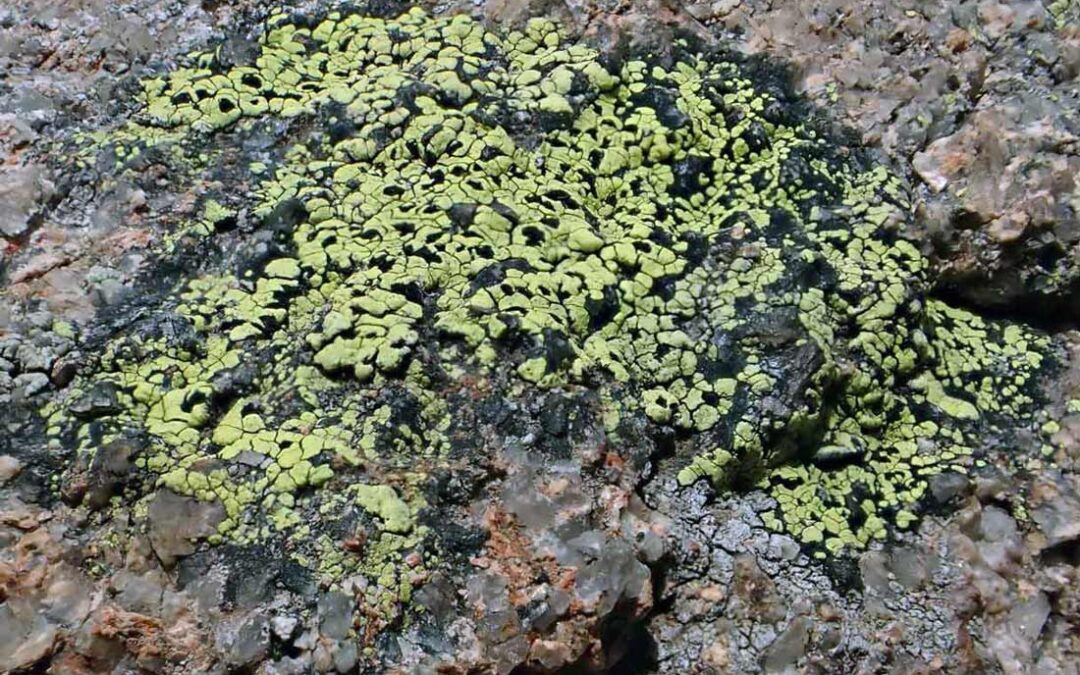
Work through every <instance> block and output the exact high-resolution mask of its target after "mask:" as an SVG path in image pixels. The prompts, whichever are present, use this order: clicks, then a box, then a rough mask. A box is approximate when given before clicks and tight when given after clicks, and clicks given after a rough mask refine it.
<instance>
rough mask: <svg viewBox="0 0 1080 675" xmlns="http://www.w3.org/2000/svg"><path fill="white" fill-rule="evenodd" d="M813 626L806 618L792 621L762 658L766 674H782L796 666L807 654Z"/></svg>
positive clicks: (802, 617) (800, 617)
mask: <svg viewBox="0 0 1080 675" xmlns="http://www.w3.org/2000/svg"><path fill="white" fill-rule="evenodd" d="M812 626H813V622H812V621H811V620H810V619H808V618H807V617H805V616H797V617H795V618H794V619H792V621H791V623H790V624H788V627H787V628H786V629H784V632H783V633H781V634H780V635H779V636H778V637H777V638H776V639H775V640H773V642H772V644H770V645H769V646H768V648H766V649H765V651H764V653H763V658H762V667H763V668H764V669H765V672H767V673H780V672H784V671H785V670H787V669H788V668H789V667H790V666H793V665H795V663H796V662H798V660H799V659H800V658H802V657H803V655H804V654H806V645H807V643H808V642H809V641H810V629H811V627H812Z"/></svg>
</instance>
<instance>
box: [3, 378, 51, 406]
mask: <svg viewBox="0 0 1080 675" xmlns="http://www.w3.org/2000/svg"><path fill="white" fill-rule="evenodd" d="M48 388H49V376H48V375H46V374H45V373H23V374H22V375H17V376H15V378H14V379H13V380H12V391H13V392H14V395H15V400H16V401H25V400H26V399H29V398H31V397H32V396H34V395H35V394H39V393H41V392H43V391H45V390H46V389H48Z"/></svg>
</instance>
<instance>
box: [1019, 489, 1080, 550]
mask: <svg viewBox="0 0 1080 675" xmlns="http://www.w3.org/2000/svg"><path fill="white" fill-rule="evenodd" d="M1032 499H1033V501H1034V503H1035V507H1034V509H1033V510H1032V514H1031V517H1032V519H1033V520H1034V521H1035V523H1036V524H1037V525H1038V526H1039V530H1040V531H1041V532H1042V533H1043V534H1044V535H1045V536H1046V543H1045V547H1044V548H1051V547H1055V546H1061V545H1063V544H1066V543H1070V542H1075V541H1077V540H1080V497H1078V495H1077V492H1076V490H1074V489H1073V487H1072V485H1071V484H1070V483H1069V482H1068V481H1067V480H1066V479H1065V477H1064V476H1062V475H1061V474H1059V473H1056V472H1055V473H1054V474H1052V475H1051V476H1049V477H1046V478H1043V479H1041V480H1039V481H1038V482H1037V483H1036V484H1035V486H1034V487H1033V488H1032Z"/></svg>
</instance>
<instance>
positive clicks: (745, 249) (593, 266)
mask: <svg viewBox="0 0 1080 675" xmlns="http://www.w3.org/2000/svg"><path fill="white" fill-rule="evenodd" d="M144 103H145V108H144V110H143V112H142V114H141V115H140V117H139V118H138V119H137V120H135V121H133V122H132V123H130V124H128V125H126V126H125V127H123V128H122V129H121V130H119V131H117V132H115V134H114V135H113V136H112V137H100V138H98V139H97V140H98V141H99V142H101V143H112V144H114V145H115V144H127V145H135V146H138V147H149V146H152V145H155V144H164V143H180V142H181V141H182V140H184V139H187V138H189V137H195V136H198V135H200V134H212V133H218V134H227V133H231V132H233V131H235V130H237V129H246V128H248V127H250V126H251V125H253V124H255V123H257V122H258V121H260V120H264V119H266V118H272V117H277V118H295V117H298V116H306V117H307V118H309V119H312V120H325V119H331V120H334V121H337V122H343V123H344V122H347V123H348V124H347V125H345V126H347V128H348V129H349V132H348V133H346V134H344V135H343V136H342V137H337V136H335V135H332V134H329V135H326V136H325V137H324V138H322V139H321V140H320V141H319V142H317V143H314V142H313V143H311V144H308V145H296V146H294V147H293V148H291V149H290V150H289V151H288V152H285V153H284V154H283V156H282V159H281V161H280V162H279V163H277V164H275V165H273V166H268V165H266V164H265V163H263V162H261V161H260V162H250V163H249V164H248V165H249V166H250V168H251V173H252V176H251V180H252V181H253V184H255V185H256V186H257V187H256V189H255V192H256V197H255V200H254V203H252V204H251V205H250V213H251V215H250V217H252V218H262V219H271V218H273V217H274V215H275V214H276V213H278V212H279V211H280V210H282V209H285V208H289V207H291V208H294V209H298V210H300V211H301V212H302V214H303V216H302V217H301V218H299V219H298V220H299V222H297V223H296V224H295V226H291V227H290V229H289V231H288V233H287V238H288V241H287V244H286V245H284V246H283V247H282V249H281V250H280V251H278V252H277V253H275V254H274V256H273V257H271V258H269V259H266V260H262V261H261V262H260V263H259V264H258V265H255V266H253V267H251V268H250V269H245V270H244V271H243V272H237V273H235V274H234V273H224V274H206V275H203V276H199V277H197V278H194V279H191V280H189V281H188V282H186V283H185V285H184V287H183V288H182V289H181V291H180V292H179V294H178V296H177V300H176V302H175V306H172V307H171V308H170V311H171V312H172V316H173V317H174V318H175V320H176V321H178V322H181V323H183V324H184V325H185V326H187V327H189V328H190V330H191V332H192V335H191V339H188V340H171V339H168V338H167V337H156V338H147V337H141V336H139V335H137V334H134V333H133V334H131V335H127V336H122V337H119V338H116V339H115V340H114V341H113V342H112V343H110V344H109V345H108V347H107V348H106V349H105V350H104V352H103V354H102V356H101V359H100V363H99V364H98V366H97V368H96V370H95V371H94V372H92V373H89V374H87V375H86V376H84V377H82V378H81V379H80V380H79V382H78V383H77V384H76V387H75V394H73V395H72V397H71V399H69V402H70V401H74V400H76V398H77V396H78V394H79V392H85V391H87V390H89V389H90V388H91V387H94V386H101V385H104V384H108V385H110V386H112V387H114V388H115V389H116V391H117V392H118V404H117V409H118V411H119V412H117V413H115V414H112V415H111V416H110V417H109V418H108V420H107V421H105V422H94V423H93V424H90V423H86V422H85V421H84V420H82V419H79V418H77V417H76V416H74V415H73V414H72V413H71V409H70V407H69V406H66V405H64V404H61V405H59V406H56V407H53V408H50V409H49V410H48V411H47V414H48V416H49V426H50V429H51V430H52V432H53V433H54V435H55V436H56V442H57V443H58V444H60V443H62V442H65V441H64V440H62V437H64V438H67V436H66V435H68V434H70V435H71V436H72V437H73V438H74V439H75V442H76V444H77V445H78V447H79V448H80V450H81V451H83V452H86V453H93V452H95V450H96V448H98V447H100V446H101V444H102V443H105V442H107V441H108V440H109V439H111V438H115V437H116V436H119V435H122V434H125V433H140V434H146V435H147V436H148V438H149V444H148V447H147V449H146V451H145V452H144V453H143V455H142V456H141V457H140V458H139V462H140V466H141V467H142V468H144V469H146V470H147V471H149V472H150V473H151V474H152V475H153V476H155V480H156V482H157V483H158V484H159V485H161V486H166V487H168V488H170V489H173V490H175V491H177V492H180V493H183V494H188V495H192V496H196V497H198V498H199V499H205V500H217V501H220V502H221V503H222V504H223V505H224V507H225V511H226V519H225V521H224V522H223V523H222V525H221V526H220V528H219V529H220V532H221V536H222V537H225V538H228V539H229V540H232V541H237V542H241V543H246V542H254V541H260V540H265V539H267V538H271V537H275V536H280V537H285V538H287V539H288V540H289V541H290V546H291V547H293V548H294V549H296V553H295V554H294V555H295V556H296V557H297V559H299V560H305V561H313V560H320V561H322V562H321V563H320V564H317V565H316V564H314V563H313V566H316V567H318V569H319V570H320V571H321V572H323V573H324V574H325V575H327V576H328V577H329V578H330V579H331V580H332V579H336V578H339V577H340V575H341V574H343V573H344V572H345V571H347V570H349V569H361V570H363V571H364V573H366V574H369V575H371V576H372V577H373V578H374V579H375V580H376V581H377V583H376V584H375V586H374V587H375V588H382V589H383V591H382V592H381V595H380V594H379V593H380V592H376V591H372V593H374V594H375V596H373V598H372V603H373V604H374V605H378V606H381V607H384V608H385V607H389V605H388V604H387V603H392V602H393V601H396V599H399V598H402V597H406V596H407V594H408V590H407V582H406V581H405V579H406V576H405V575H403V573H402V572H401V558H402V556H403V555H405V553H406V552H407V551H408V550H409V549H410V548H413V547H417V546H421V545H422V542H423V532H424V530H423V528H422V527H420V526H419V524H418V518H419V516H418V513H419V509H418V506H417V505H418V504H420V503H421V502H422V500H421V499H420V498H419V497H418V496H417V495H418V494H419V492H418V489H417V488H415V485H417V484H419V483H422V481H423V476H424V475H426V474H425V471H427V470H428V469H429V468H430V467H431V466H434V465H438V464H439V463H440V462H442V461H444V459H445V456H446V452H447V449H448V447H449V441H448V439H447V437H446V432H447V429H448V428H449V424H450V422H449V420H450V419H451V418H452V416H453V415H454V414H455V411H454V410H452V409H451V408H450V407H449V406H448V405H447V404H446V402H445V401H444V400H442V399H441V398H440V393H439V391H437V390H436V389H435V388H434V387H433V386H432V385H431V379H432V374H433V373H435V372H439V373H442V374H443V376H444V377H446V378H448V379H451V380H453V379H458V380H460V379H462V378H463V374H465V373H481V374H488V375H492V376H496V377H499V376H505V377H513V378H519V381H523V382H525V383H527V385H528V386H530V387H536V388H547V387H554V386H559V385H562V384H567V383H572V384H578V385H589V386H593V387H596V388H598V389H600V390H601V396H602V399H603V401H604V412H603V416H604V420H605V424H606V425H607V426H608V427H609V429H610V430H611V431H612V432H617V428H618V426H619V425H620V423H621V421H623V420H626V419H629V418H631V417H633V416H635V415H636V416H641V417H642V418H643V419H647V420H649V421H650V422H651V423H652V424H656V425H665V426H670V427H672V428H674V429H675V430H677V431H678V432H679V433H680V434H681V436H680V438H681V439H684V440H681V441H680V447H679V450H678V452H677V453H676V454H677V456H678V461H680V462H682V463H681V465H680V466H678V467H677V471H678V481H679V482H680V483H682V484H689V483H692V482H694V481H696V480H698V479H700V478H707V479H709V480H711V481H713V482H714V483H715V484H716V485H718V486H721V487H724V486H727V485H730V484H732V483H733V482H743V483H745V482H747V480H750V481H760V482H761V484H762V485H763V486H765V487H766V488H767V489H768V490H769V491H770V493H771V494H772V496H773V497H774V498H775V499H776V502H777V508H776V510H775V512H773V513H770V514H767V516H766V523H767V524H768V525H769V527H772V528H776V529H785V530H787V531H789V532H791V533H793V534H794V535H796V536H798V537H800V538H801V539H802V540H803V541H804V542H806V543H808V544H814V545H820V546H821V547H822V548H823V549H824V550H828V551H838V550H839V549H841V548H843V547H845V546H863V545H866V544H867V543H868V542H869V541H870V540H872V539H879V538H882V537H884V536H885V535H886V533H887V531H888V527H889V525H890V524H892V525H894V526H896V527H900V528H904V527H908V526H910V525H911V523H912V522H913V519H914V515H913V513H914V511H913V509H915V505H916V504H917V503H918V501H919V500H920V498H921V497H922V496H923V494H924V493H925V490H926V481H927V479H928V477H929V476H931V475H933V474H934V473H936V472H939V471H941V470H943V469H944V468H946V467H950V466H954V465H956V464H958V463H960V462H962V461H963V459H964V457H965V456H966V455H968V454H970V453H971V452H972V446H973V444H974V442H975V441H974V438H975V436H974V434H975V431H976V426H977V423H978V422H979V420H981V419H983V418H984V417H986V416H999V417H1009V418H1017V417H1020V416H1022V415H1025V414H1027V411H1028V409H1029V407H1030V406H1031V405H1032V404H1033V403H1034V401H1033V400H1032V399H1031V397H1030V394H1029V393H1028V392H1029V391H1030V387H1029V386H1028V385H1029V382H1030V380H1031V378H1032V376H1033V375H1034V374H1035V373H1036V372H1037V371H1038V370H1039V369H1040V368H1041V367H1043V365H1044V361H1045V360H1046V357H1045V353H1046V351H1047V341H1046V339H1045V338H1043V337H1040V336H1038V335H1036V334H1033V333H1031V332H1030V331H1027V330H1025V329H1022V328H1020V327H1017V326H1002V325H999V324H995V323H989V322H984V321H982V320H981V319H979V318H978V317H975V316H973V315H971V314H970V313H967V312H964V311H961V310H956V309H953V308H950V307H948V306H947V305H945V304H943V303H941V302H938V301H935V300H929V299H927V298H926V296H925V291H926V285H927V284H926V279H925V275H926V269H927V263H926V261H925V260H924V258H923V257H922V256H921V255H920V253H919V252H918V250H917V249H916V247H915V246H913V245H912V244H910V243H908V242H906V241H904V240H902V239H900V238H899V237H898V236H897V235H896V227H895V225H896V223H897V222H898V221H899V220H901V219H902V218H904V217H905V213H906V203H905V197H904V194H903V193H902V190H901V184H900V182H899V181H898V180H897V179H896V178H895V177H893V176H891V175H889V174H888V173H887V172H886V171H885V170H884V169H882V168H873V169H865V170H864V169H861V168H858V167H857V166H856V164H855V163H854V162H851V161H848V160H845V159H843V158H842V157H841V155H840V153H837V152H834V148H832V147H831V146H830V141H829V140H827V139H825V138H823V137H821V136H819V135H818V134H816V133H815V132H814V131H813V130H810V129H807V128H805V127H804V126H802V124H801V123H800V122H799V121H798V120H796V119H790V118H789V115H788V113H787V112H786V111H787V110H788V109H789V108H790V107H791V105H792V104H791V102H790V101H787V100H785V99H783V98H782V97H778V96H777V95H773V94H769V93H766V92H764V91H761V90H759V89H756V88H755V83H754V82H753V81H752V80H751V79H749V78H748V77H747V76H746V75H745V74H744V72H743V70H742V69H741V68H740V66H739V65H737V64H736V63H734V62H731V61H729V60H726V59H724V58H721V57H720V56H717V55H713V54H698V55H691V54H684V55H681V56H680V57H679V58H678V59H676V60H675V61H674V63H673V64H672V65H671V66H670V67H667V68H665V67H661V66H658V65H657V66H653V65H650V64H647V63H645V62H644V61H640V60H628V61H627V62H626V63H625V64H624V65H623V66H622V67H621V69H619V70H618V71H617V72H612V71H610V70H608V69H607V68H606V67H605V66H603V65H602V64H601V60H600V58H599V55H598V54H597V53H596V52H595V51H593V50H591V49H588V48H585V47H582V46H579V45H567V44H565V41H564V38H563V36H562V35H561V34H560V33H559V32H558V30H557V28H556V27H555V26H554V25H553V24H551V23H550V22H546V21H539V20H537V21H532V22H530V23H529V24H528V26H527V28H526V29H525V30H522V31H512V32H508V33H505V34H503V33H499V32H494V31H490V30H486V29H485V28H484V27H483V26H482V24H480V23H478V22H476V21H473V20H471V19H469V18H468V17H465V16H456V17H452V18H450V17H447V18H432V17H430V16H428V15H426V14H424V13H423V12H422V11H420V10H418V9H413V10H410V11H408V12H406V13H404V14H403V15H401V16H400V17H397V18H394V19H385V18H374V17H366V16H362V15H359V14H337V13H335V14H331V15H329V16H328V17H326V18H325V20H323V21H321V22H319V23H313V24H310V25H306V24H299V23H293V22H291V21H290V19H289V18H288V17H287V16H286V15H284V14H281V15H275V16H274V17H272V18H271V19H270V20H269V21H268V23H267V30H266V32H265V33H264V35H263V37H262V39H261V48H260V51H259V54H258V55H257V56H256V57H255V59H254V61H253V62H252V63H249V64H246V65H240V66H233V67H224V66H222V65H220V64H218V63H216V62H215V57H214V56H213V55H212V54H203V55H198V56H197V57H196V58H194V59H193V60H192V65H191V66H190V67H187V68H180V69H177V70H175V71H173V72H171V73H169V74H167V75H166V76H164V77H161V78H155V79H153V80H150V81H148V82H146V83H145V85H144ZM320 116H322V117H320ZM233 213H234V212H233V210H232V209H226V208H225V207H223V206H221V205H220V204H219V203H217V202H214V201H208V202H206V204H205V206H204V208H203V212H202V218H201V220H200V221H198V222H200V223H202V228H203V231H204V233H206V234H209V233H211V232H213V231H214V226H215V225H216V224H218V223H221V222H223V221H224V220H225V219H228V218H231V217H233ZM237 382H240V384H237ZM402 401H408V402H409V405H410V406H412V409H413V410H414V412H413V413H410V415H409V416H408V418H407V420H406V421H402V418H401V416H400V415H399V414H398V413H397V412H395V411H396V410H398V407H400V405H401V402H402ZM395 406H398V407H395ZM793 460H797V461H793ZM359 471H363V472H364V476H363V479H362V481H359V482H356V480H355V476H356V472H359ZM347 477H348V478H347ZM406 477H407V479H406ZM406 483H408V484H409V485H412V486H414V487H410V488H409V490H408V491H406V492H408V496H406V494H405V492H403V491H402V487H401V486H402V485H404V484H406ZM327 485H331V486H334V489H326V488H325V486H327ZM345 485H348V487H347V489H343V486H345ZM343 495H347V497H345V496H343ZM357 508H359V509H361V510H362V511H364V512H365V513H367V515H368V516H370V517H371V518H373V519H375V521H377V523H378V524H379V529H378V532H377V536H376V539H375V540H374V541H373V543H372V545H370V546H368V547H367V549H366V551H365V552H362V553H358V554H356V555H357V556H359V557H358V558H355V557H354V558H355V559H350V558H349V556H347V555H345V554H342V553H341V552H340V551H338V550H337V547H336V545H335V542H334V541H333V540H332V539H331V538H329V537H328V536H327V535H325V534H313V533H312V528H311V527H310V524H309V523H307V522H306V521H305V516H304V515H303V514H305V513H310V512H311V511H312V510H317V511H318V512H319V513H320V514H322V515H321V517H324V518H326V519H327V520H328V521H329V520H333V519H335V518H339V517H343V514H346V513H354V512H355V509H357ZM350 561H351V562H350Z"/></svg>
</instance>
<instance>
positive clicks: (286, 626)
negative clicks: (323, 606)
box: [270, 614, 300, 643]
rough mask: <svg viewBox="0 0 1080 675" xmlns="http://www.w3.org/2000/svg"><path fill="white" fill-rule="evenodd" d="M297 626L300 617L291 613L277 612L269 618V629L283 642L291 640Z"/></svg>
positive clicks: (298, 625)
mask: <svg viewBox="0 0 1080 675" xmlns="http://www.w3.org/2000/svg"><path fill="white" fill-rule="evenodd" d="M299 627H300V619H299V618H298V617H297V616H295V615H293V614H278V615H277V616H275V617H274V618H273V619H271V620H270V629H271V630H272V631H273V633H274V635H275V636H276V637H277V638H278V639H279V640H281V641H282V642H285V643H288V642H290V641H291V640H292V638H293V636H295V635H296V629H297V628H299Z"/></svg>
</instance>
